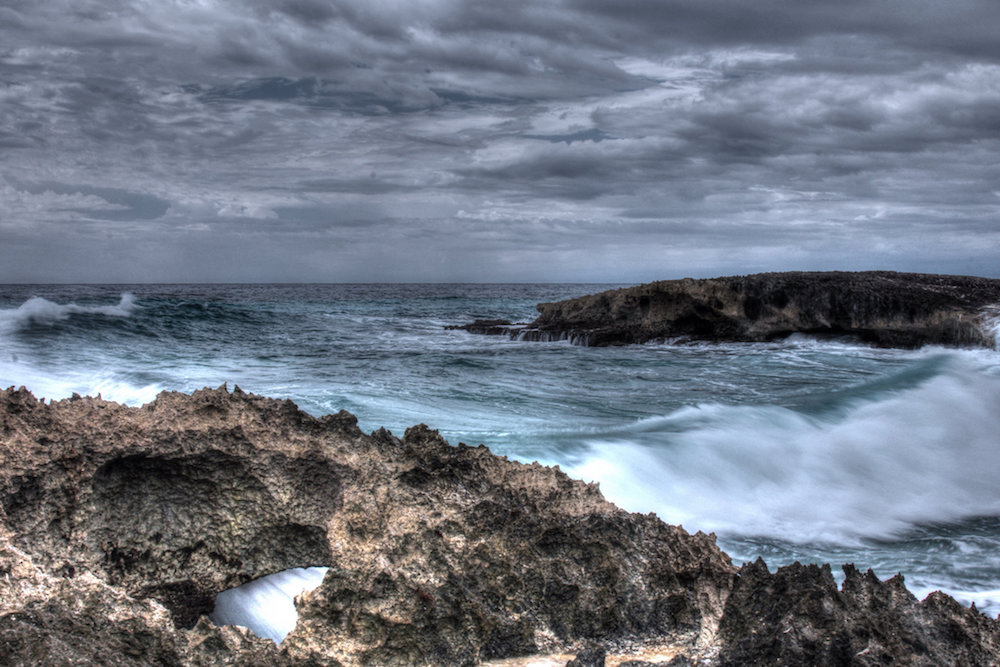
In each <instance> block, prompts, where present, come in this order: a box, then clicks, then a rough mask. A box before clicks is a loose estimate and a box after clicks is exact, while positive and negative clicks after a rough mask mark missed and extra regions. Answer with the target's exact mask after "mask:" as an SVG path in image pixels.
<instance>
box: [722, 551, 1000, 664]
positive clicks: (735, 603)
mask: <svg viewBox="0 0 1000 667" xmlns="http://www.w3.org/2000/svg"><path fill="white" fill-rule="evenodd" d="M844 573H845V575H846V578H845V580H844V584H843V587H842V589H841V590H839V591H838V590H837V587H836V584H835V583H834V580H833V576H832V574H831V572H830V567H829V566H828V565H824V566H822V567H818V566H816V565H800V564H799V563H794V564H792V565H789V566H787V567H782V568H779V569H778V571H777V572H775V573H773V574H772V573H770V572H769V571H768V569H767V566H766V565H765V564H764V561H763V560H760V559H758V560H757V561H756V562H755V563H750V564H747V565H744V566H743V568H742V569H741V570H740V574H739V577H738V579H737V582H736V585H735V586H734V587H733V591H732V594H731V595H730V596H729V599H728V600H727V601H726V608H725V612H724V615H723V619H722V624H721V625H720V627H719V637H718V641H719V644H720V646H721V651H720V654H719V662H718V664H719V665H734V666H735V665H746V664H774V665H882V664H889V663H892V664H912V665H955V666H956V667H957V666H958V665H991V664H996V663H997V659H998V656H1000V632H998V630H1000V628H998V623H997V622H996V621H995V620H990V619H988V618H986V617H985V616H983V615H982V614H980V613H978V612H977V611H975V609H969V608H966V607H962V606H961V605H959V604H958V603H957V602H955V601H954V600H953V599H952V598H949V597H947V596H945V595H942V594H941V593H934V594H931V595H930V596H928V597H927V599H926V600H924V601H923V602H918V601H917V599H916V598H915V597H914V596H913V595H912V594H911V593H910V592H909V591H907V590H906V587H905V586H904V585H903V578H902V577H901V576H899V575H897V576H895V577H893V578H892V579H889V580H887V581H884V582H883V581H879V579H878V578H877V577H876V576H875V575H874V574H873V573H872V572H871V570H869V571H868V572H867V573H865V574H861V573H860V572H859V571H858V570H857V569H855V568H854V567H853V566H852V565H845V566H844Z"/></svg>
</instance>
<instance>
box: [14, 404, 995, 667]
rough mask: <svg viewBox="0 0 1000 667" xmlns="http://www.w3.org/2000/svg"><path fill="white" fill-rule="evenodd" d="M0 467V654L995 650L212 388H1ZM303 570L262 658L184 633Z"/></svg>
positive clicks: (369, 656)
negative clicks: (285, 631)
mask: <svg viewBox="0 0 1000 667" xmlns="http://www.w3.org/2000/svg"><path fill="white" fill-rule="evenodd" d="M0 461H2V464H3V465H2V466H0V662H2V663H3V664H14V665H16V664H80V663H97V664H101V663H108V662H110V663H114V664H183V665H187V664H198V665H228V664H233V665H244V664H245V665H251V664H252V665H256V664H278V665H280V664H309V665H337V664H343V665H412V664H435V665H463V664H465V665H468V664H475V663H476V662H478V661H481V660H486V659H494V658H496V659H500V658H506V657H511V656H519V655H526V654H531V653H536V652H548V653H555V652H567V651H568V652H570V653H576V651H577V650H579V649H580V647H586V646H588V645H589V646H596V647H597V648H596V649H595V650H598V649H600V648H601V647H611V648H613V647H615V646H625V645H630V644H633V643H634V644H636V645H640V644H642V643H643V642H652V643H657V644H664V645H670V646H672V647H674V649H675V650H672V654H676V655H677V657H676V658H674V660H690V661H693V662H695V663H698V662H699V661H700V660H703V659H708V658H711V657H712V656H713V655H716V654H719V655H720V656H722V657H723V658H724V659H725V660H726V661H727V662H726V663H725V664H737V663H739V662H740V661H749V662H754V661H759V660H766V659H769V658H771V657H774V656H779V657H781V656H791V657H794V658H798V657H802V656H804V657H805V658H807V660H806V662H816V661H817V660H820V661H821V659H822V658H825V657H829V656H832V657H834V658H839V657H840V656H842V655H846V654H847V653H849V652H850V651H852V650H855V649H856V650H857V651H862V650H863V649H865V648H866V647H869V645H870V648H869V649H868V650H869V653H871V654H872V655H873V656H876V655H877V656H879V659H883V658H886V656H888V657H891V658H892V659H894V660H897V661H903V662H904V663H905V661H906V660H911V659H913V658H912V656H922V655H924V654H925V653H926V654H927V655H930V656H932V657H934V658H936V657H940V656H947V655H948V654H949V652H951V654H953V655H955V656H958V658H956V659H962V660H966V662H967V663H968V664H976V662H977V661H983V664H985V662H988V661H989V660H992V661H994V662H995V661H996V660H998V659H1000V648H998V641H1000V640H998V635H1000V629H998V627H997V622H996V621H992V620H990V619H986V618H985V617H983V616H981V615H979V614H978V613H976V612H974V611H972V610H968V609H964V608H962V607H961V606H959V605H958V604H957V603H955V602H954V601H953V600H951V599H950V598H946V597H944V596H931V597H930V598H928V600H926V601H924V602H923V603H916V602H915V601H914V600H911V598H908V597H907V596H908V595H909V594H908V593H906V592H905V589H904V588H903V587H902V583H901V581H900V582H899V583H898V584H895V583H891V582H889V583H886V584H881V583H879V582H877V581H871V580H870V579H873V578H865V577H864V576H862V575H856V574H851V573H850V572H849V573H848V582H847V583H846V584H845V587H844V590H843V591H842V592H837V591H836V589H835V587H832V580H830V578H829V571H828V569H827V570H826V571H825V573H826V574H823V572H824V571H821V570H819V569H818V568H813V569H812V570H810V569H808V568H807V569H806V570H804V571H805V572H806V573H807V575H808V576H806V575H802V576H798V575H796V576H794V577H793V576H791V575H790V574H786V573H784V572H785V571H783V570H780V571H779V572H778V573H777V574H775V575H770V574H768V573H767V569H766V567H763V564H760V565H759V566H752V567H750V568H744V569H743V570H742V571H740V575H739V578H738V579H737V576H736V569H735V568H734V567H733V566H732V564H731V563H730V562H729V559H728V557H726V556H725V554H723V553H722V552H721V551H720V550H719V549H718V547H717V546H716V544H715V540H714V537H713V536H709V535H704V534H702V533H696V534H694V535H691V534H688V533H687V532H686V531H684V530H683V529H681V528H678V527H673V526H668V525H666V524H664V523H663V522H662V521H660V520H659V519H657V518H656V517H655V516H653V515H637V514H628V513H626V512H624V511H623V510H621V509H619V508H617V507H615V506H613V505H611V504H610V503H608V502H606V501H605V500H604V499H603V498H602V497H601V494H600V492H599V490H598V489H597V487H596V486H594V485H587V484H584V483H582V482H578V481H574V480H572V479H570V478H569V477H567V476H566V475H565V474H564V473H562V472H561V471H559V470H558V468H547V467H544V466H540V465H538V464H531V465H525V464H521V463H516V462H512V461H508V460H507V459H506V458H501V457H497V456H494V455H493V454H491V453H490V452H489V450H488V449H486V448H485V447H482V446H480V447H468V446H465V445H459V446H457V447H452V446H450V445H449V444H448V443H447V442H445V441H444V440H443V439H442V438H441V436H440V435H439V434H438V433H437V432H435V431H432V430H430V429H428V428H427V427H426V426H423V425H420V426H416V427H413V428H411V429H408V430H407V432H406V434H405V436H404V437H403V438H402V439H400V438H397V437H395V436H393V435H392V434H390V433H389V432H388V431H385V430H384V429H381V430H379V431H376V432H374V433H372V434H371V435H365V434H364V433H362V432H361V431H360V429H359V428H358V427H357V422H356V419H355V418H354V417H353V416H352V415H350V414H348V413H346V412H340V413H338V414H336V415H328V416H325V417H322V418H319V419H316V418H313V417H311V416H309V415H308V414H306V413H304V412H301V411H300V410H298V408H297V407H296V406H295V405H294V404H293V403H291V402H290V401H278V400H273V399H267V398H262V397H258V396H253V395H250V394H246V393H244V392H242V391H238V390H236V391H234V392H233V393H232V394H230V393H229V392H228V391H226V389H225V388H224V387H222V388H219V389H216V390H207V389H206V390H201V391H197V392H195V393H194V394H192V395H190V396H188V395H184V394H179V393H163V394H161V395H160V396H159V397H158V398H157V399H156V401H154V402H153V403H151V404H149V405H146V406H143V407H141V408H128V407H124V406H121V405H118V404H115V403H111V402H107V401H102V400H100V399H93V398H74V399H67V400H63V401H58V402H54V403H50V404H46V403H44V402H42V401H38V400H37V399H35V397H34V396H32V395H31V394H30V393H29V392H28V391H26V390H23V389H22V390H14V389H9V390H5V391H2V392H0ZM303 566H326V567H329V568H330V569H329V571H328V572H327V574H326V576H325V578H324V580H323V583H322V584H321V585H320V586H319V587H318V588H317V589H315V590H314V591H312V592H308V593H304V594H302V595H301V596H299V597H298V598H297V602H296V604H297V608H298V610H299V618H298V624H297V625H296V627H295V629H294V630H293V631H292V633H291V634H289V635H288V637H287V638H286V639H285V641H284V642H283V643H282V645H281V647H280V648H275V647H274V645H273V644H272V643H271V642H270V641H268V640H263V639H258V638H255V637H253V636H251V635H250V634H249V633H248V632H247V631H243V630H236V629H233V628H221V629H220V628H215V627H214V626H212V625H211V624H210V623H209V622H208V621H207V619H206V618H205V616H204V614H206V613H208V612H209V611H211V609H212V605H213V603H214V598H215V595H216V594H217V593H219V592H221V591H222V590H225V589H228V588H231V587H233V586H236V585H239V584H242V583H245V582H247V581H249V580H251V579H256V578H258V577H261V576H264V575H267V574H272V573H275V572H279V571H282V570H285V569H288V568H291V567H303ZM800 569H801V568H800ZM814 570H815V573H819V574H815V573H814ZM789 572H793V573H794V572H798V570H792V571H789ZM734 582H735V588H734ZM731 590H732V591H733V593H732V595H731V594H730V591H731ZM911 597H912V596H911ZM812 600H815V601H816V602H810V601H812ZM831 605H832V607H831ZM828 607H830V608H831V609H832V610H833V611H829V612H828V610H827V608H828ZM823 614H827V616H829V615H830V614H832V616H830V618H832V619H833V620H832V621H831V622H830V624H827V621H826V620H825V619H826V618H827V616H823ZM762 619H766V622H765V621H764V620H762ZM816 619H818V620H816ZM787 627H791V628H792V629H793V631H794V632H795V633H798V634H796V635H794V636H796V637H797V636H798V635H802V636H805V637H806V638H807V639H809V641H808V642H805V641H799V642H798V643H789V642H790V640H789V636H786V634H782V633H784V631H785V629H786V628H787ZM845 633H846V634H845ZM779 634H780V636H779ZM897 638H902V639H897ZM862 642H868V643H864V644H863V645H862ZM859 647H860V648H859ZM611 648H608V651H609V652H610V650H611ZM845 652H846V653H845ZM109 655H111V656H114V657H113V658H108V657H107V656H109ZM865 655H867V654H865ZM812 658H816V660H812ZM873 659H874V658H873ZM916 664H920V663H919V662H918V663H916Z"/></svg>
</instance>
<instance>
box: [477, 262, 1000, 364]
mask: <svg viewBox="0 0 1000 667" xmlns="http://www.w3.org/2000/svg"><path fill="white" fill-rule="evenodd" d="M538 311H539V316H538V318H537V319H536V320H535V321H534V322H532V323H530V324H527V325H520V326H516V325H511V324H510V323H509V322H504V321H499V320H477V321H476V322H474V323H472V324H468V325H463V326H461V327H457V328H462V329H466V330H468V331H470V332H472V333H482V334H494V335H510V336H511V337H512V338H521V339H524V340H539V341H548V340H567V339H568V340H572V341H574V342H576V343H579V344H582V345H593V346H601V345H623V344H629V343H644V342H648V341H663V340H670V339H677V338H683V339H685V340H692V339H693V340H710V341H744V342H753V341H769V340H774V339H778V338H783V337H785V336H788V335H789V334H792V333H808V334H815V335H829V336H855V337H858V338H860V339H861V340H863V341H866V342H869V343H873V344H876V345H881V346H887V347H919V346H921V345H926V344H941V345H958V346H987V347H993V346H994V345H995V344H996V341H995V338H996V331H995V329H996V321H997V317H998V315H1000V280H995V279H988V278H975V277H966V276H939V275H927V274H914V273H893V272H888V271H869V272H859V273H843V272H828V273H795V272H793V273H762V274H757V275H750V276H731V277H725V278H711V279H706V280H692V279H690V278H685V279H684V280H665V281H660V282H655V283H649V284H647V285H640V286H637V287H629V288H625V289H619V290H613V291H609V292H602V293H600V294H594V295H590V296H584V297H580V298H576V299H569V300H566V301H559V302H557V303H542V304H539V305H538Z"/></svg>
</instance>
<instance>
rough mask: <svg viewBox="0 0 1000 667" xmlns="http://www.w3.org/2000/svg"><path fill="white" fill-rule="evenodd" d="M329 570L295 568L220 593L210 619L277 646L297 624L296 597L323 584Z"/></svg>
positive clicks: (323, 568) (321, 568) (322, 568)
mask: <svg viewBox="0 0 1000 667" xmlns="http://www.w3.org/2000/svg"><path fill="white" fill-rule="evenodd" d="M328 569H329V568H325V567H297V568H293V569H291V570H285V571H284V572H278V573H276V574H272V575H268V576H266V577H261V578H260V579H255V580H254V581H251V582H248V583H246V584H243V585H242V586H239V587H237V588H231V589H229V590H228V591H223V592H221V593H219V595H218V596H217V597H216V599H215V609H214V610H213V611H212V614H211V615H210V618H211V619H212V621H213V622H214V623H215V624H216V625H242V626H243V627H245V628H250V630H252V631H253V633H254V634H255V635H257V636H258V637H267V638H268V639H271V640H273V641H274V643H275V644H280V643H281V642H282V641H283V640H284V639H285V637H286V636H287V635H288V633H289V632H291V631H292V630H293V629H294V628H295V623H296V622H297V621H298V617H299V615H298V612H297V611H296V610H295V596H296V595H299V594H301V593H302V592H304V591H311V590H313V589H314V588H316V587H317V586H319V585H320V584H321V583H323V577H324V576H326V571H327V570H328Z"/></svg>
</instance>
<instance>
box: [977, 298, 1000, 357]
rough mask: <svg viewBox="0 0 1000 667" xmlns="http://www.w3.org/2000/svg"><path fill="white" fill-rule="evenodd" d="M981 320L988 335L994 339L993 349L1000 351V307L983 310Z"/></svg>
mask: <svg viewBox="0 0 1000 667" xmlns="http://www.w3.org/2000/svg"><path fill="white" fill-rule="evenodd" d="M981 318H982V322H983V328H984V329H985V330H986V335H987V336H992V337H993V349H994V350H997V351H1000V305H997V306H990V307H989V308H986V309H985V310H983V312H982V314H981Z"/></svg>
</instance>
